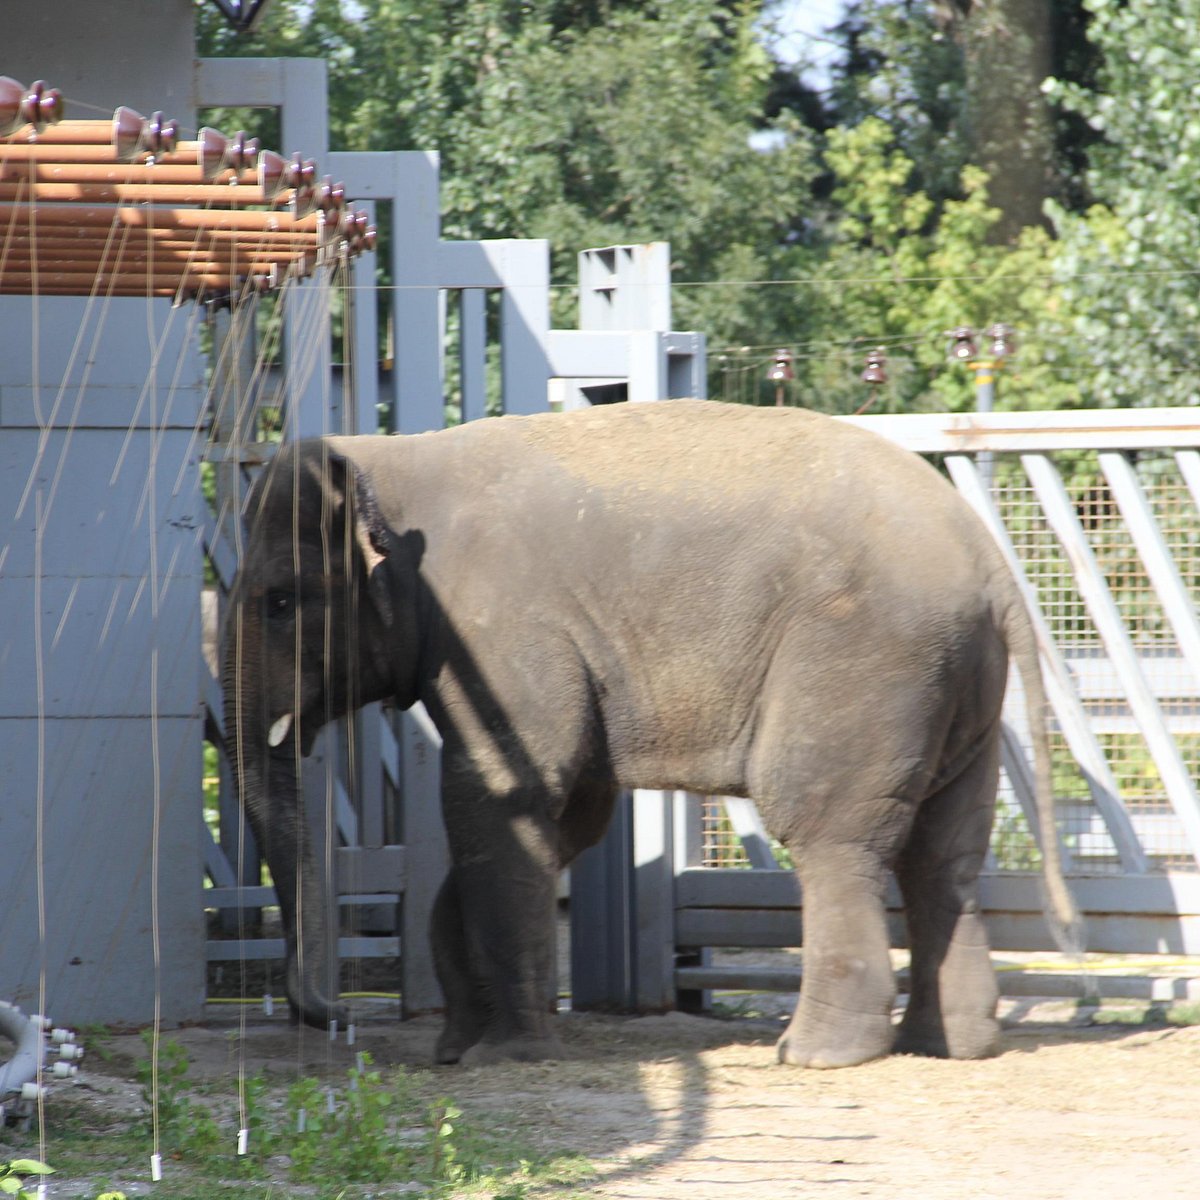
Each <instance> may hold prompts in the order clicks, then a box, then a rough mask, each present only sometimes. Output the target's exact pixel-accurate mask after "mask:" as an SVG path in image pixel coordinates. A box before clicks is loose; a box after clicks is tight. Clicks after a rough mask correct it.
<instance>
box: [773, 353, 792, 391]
mask: <svg viewBox="0 0 1200 1200" xmlns="http://www.w3.org/2000/svg"><path fill="white" fill-rule="evenodd" d="M795 378H796V376H795V375H794V373H793V372H792V352H791V351H790V350H784V349H780V350H776V351H775V358H774V359H773V360H772V362H771V366H770V368H769V370H768V371H767V382H768V383H775V384H780V383H791V381H792V380H793V379H795Z"/></svg>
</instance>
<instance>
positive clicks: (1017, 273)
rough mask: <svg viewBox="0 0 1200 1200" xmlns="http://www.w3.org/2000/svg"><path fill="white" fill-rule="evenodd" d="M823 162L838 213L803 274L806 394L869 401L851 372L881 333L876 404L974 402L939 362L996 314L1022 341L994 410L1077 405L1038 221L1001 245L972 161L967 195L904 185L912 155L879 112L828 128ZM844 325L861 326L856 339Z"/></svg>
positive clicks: (832, 403)
mask: <svg viewBox="0 0 1200 1200" xmlns="http://www.w3.org/2000/svg"><path fill="white" fill-rule="evenodd" d="M826 161H827V163H828V165H829V167H830V169H831V171H832V173H833V176H834V179H835V185H834V188H833V192H832V202H833V206H834V209H835V211H836V212H837V213H838V214H840V215H839V220H838V223H837V226H836V229H835V230H834V233H833V236H832V239H831V241H830V243H829V245H828V246H827V247H826V248H824V249H823V250H822V252H821V253H820V254H819V255H817V256H814V260H813V264H812V268H813V270H812V278H811V282H810V283H808V284H806V285H804V286H805V288H806V291H807V293H808V294H807V296H806V299H805V301H804V307H805V308H806V309H807V311H808V312H809V313H810V314H811V315H810V319H809V321H808V324H807V330H806V334H807V338H808V341H807V343H806V347H805V349H806V351H807V353H806V354H804V355H801V356H799V357H798V359H797V382H796V385H795V391H796V395H797V398H798V399H799V402H800V403H803V404H805V405H806V406H808V407H813V408H823V409H828V410H831V411H837V412H846V411H853V410H854V409H856V408H858V407H860V406H861V405H862V404H863V403H864V401H866V400H867V398H868V397H867V393H866V389H865V388H864V386H863V385H862V383H861V382H860V381H859V372H860V371H861V369H862V362H863V355H864V352H865V351H866V349H867V348H868V347H869V346H871V345H872V344H874V343H878V344H881V345H883V346H884V347H885V348H886V349H887V350H888V357H889V366H888V374H889V383H888V385H887V387H886V388H884V389H882V391H881V393H880V395H879V396H878V397H877V398H876V401H875V405H874V408H875V411H887V410H891V411H922V410H926V411H928V410H939V409H942V410H944V409H949V410H951V411H962V410H966V409H970V408H973V407H974V404H975V395H974V386H973V379H972V376H971V375H970V373H969V372H968V371H967V370H966V369H965V368H963V367H961V366H953V367H952V366H949V365H948V364H947V362H946V347H947V338H946V337H945V332H946V331H947V330H948V329H950V328H952V327H954V326H958V325H962V324H968V325H973V326H974V327H975V328H976V329H980V328H982V327H984V326H987V325H989V324H991V323H993V322H997V321H1004V322H1006V323H1009V324H1011V325H1013V326H1014V327H1015V328H1016V330H1017V332H1018V336H1019V338H1020V342H1021V347H1020V353H1019V355H1018V356H1017V357H1016V358H1015V359H1014V360H1013V361H1012V363H1011V364H1010V365H1009V366H1007V367H1006V369H1005V373H1004V377H1003V379H1002V382H1001V385H1000V387H999V389H998V397H997V406H998V407H1001V408H1063V407H1075V406H1078V405H1079V404H1080V403H1081V399H1082V397H1081V392H1080V388H1079V386H1078V383H1077V376H1076V373H1075V371H1074V369H1073V367H1074V366H1075V365H1076V364H1073V363H1072V362H1071V361H1070V360H1069V358H1064V346H1066V347H1068V348H1069V344H1070V343H1069V339H1067V338H1066V337H1065V336H1064V331H1065V330H1066V329H1067V328H1068V327H1069V320H1070V319H1069V314H1068V313H1067V312H1066V310H1065V309H1064V306H1063V304H1062V300H1061V297H1060V296H1059V295H1058V293H1057V292H1056V290H1055V289H1054V288H1053V287H1052V286H1051V276H1052V274H1053V272H1054V269H1055V267H1054V263H1055V256H1056V247H1055V245H1054V243H1053V242H1052V240H1051V239H1050V237H1049V236H1048V235H1047V234H1046V232H1045V231H1044V230H1042V229H1040V228H1037V227H1030V228H1028V229H1026V230H1025V231H1024V232H1023V233H1022V234H1021V236H1020V237H1019V239H1018V240H1017V242H1016V244H1015V245H1011V246H1010V245H1002V244H998V243H997V241H996V240H995V239H994V238H993V237H992V231H993V229H994V227H995V225H996V223H997V221H998V220H999V219H1000V213H999V211H998V210H997V209H996V208H995V207H994V206H993V205H992V204H991V203H990V202H989V198H988V188H987V179H986V176H985V175H984V174H983V172H982V171H981V170H980V169H979V168H977V167H972V166H967V167H964V169H963V171H962V174H961V177H960V180H959V191H960V193H961V197H962V198H961V199H948V200H944V201H942V202H941V203H938V202H937V201H935V200H934V199H933V198H932V197H931V196H930V195H929V194H928V193H926V192H924V191H922V190H920V189H916V190H913V189H912V188H911V187H910V180H911V177H912V175H913V173H914V167H913V163H912V161H911V159H909V157H908V156H907V155H906V154H905V153H904V151H903V150H902V149H900V148H899V147H898V146H897V145H896V144H895V139H894V138H893V136H892V132H891V130H890V128H889V127H888V125H887V124H886V123H885V122H883V121H882V120H879V119H878V118H873V117H872V118H867V119H866V120H864V121H863V122H861V123H860V124H859V125H857V126H855V127H853V128H849V129H838V130H834V131H833V132H832V133H831V134H830V136H829V141H828V146H827V150H826ZM847 331H852V332H853V333H854V334H856V335H857V337H856V338H855V339H854V340H853V341H851V342H848V341H847V339H846V332H847Z"/></svg>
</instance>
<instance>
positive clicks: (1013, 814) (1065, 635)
mask: <svg viewBox="0 0 1200 1200" xmlns="http://www.w3.org/2000/svg"><path fill="white" fill-rule="evenodd" d="M1131 458H1132V459H1133V462H1132V465H1133V467H1134V470H1135V474H1136V477H1137V480H1138V483H1139V485H1140V487H1141V489H1142V492H1143V494H1144V496H1145V499H1146V504H1147V506H1148V508H1149V510H1150V511H1151V513H1152V514H1153V517H1154V520H1155V522H1156V523H1157V525H1158V527H1159V530H1160V532H1161V535H1162V539H1163V541H1164V542H1165V544H1166V546H1167V548H1168V550H1169V551H1170V554H1171V557H1172V559H1173V560H1174V563H1175V566H1176V569H1177V570H1178V572H1179V575H1180V577H1181V579H1182V580H1183V583H1184V585H1185V588H1186V590H1187V594H1188V596H1189V598H1190V599H1191V601H1192V605H1193V607H1194V608H1197V609H1200V512H1198V510H1197V503H1196V499H1195V498H1194V497H1193V495H1192V493H1191V491H1190V490H1189V488H1188V486H1187V482H1186V480H1185V479H1184V477H1183V475H1182V473H1181V470H1180V467H1179V464H1178V462H1177V461H1176V458H1175V456H1174V455H1173V454H1171V453H1169V452H1165V451H1164V452H1157V451H1156V452H1148V451H1141V452H1138V453H1137V454H1136V455H1132V456H1131ZM1055 465H1056V466H1057V468H1058V471H1059V472H1060V474H1061V476H1062V479H1063V483H1064V485H1065V487H1066V490H1067V493H1068V495H1069V497H1070V500H1071V504H1072V506H1073V508H1074V512H1075V516H1076V518H1077V520H1078V522H1079V525H1080V527H1081V528H1082V530H1083V532H1084V534H1085V536H1086V539H1087V542H1088V545H1089V546H1090V548H1091V551H1092V553H1093V555H1094V556H1095V559H1096V562H1097V565H1098V566H1099V569H1100V571H1101V573H1102V575H1103V578H1104V581H1105V583H1106V585H1107V587H1108V590H1109V592H1110V594H1111V596H1112V598H1113V601H1114V603H1115V605H1116V607H1117V610H1118V611H1119V613H1120V615H1121V618H1122V621H1123V623H1124V625H1125V628H1126V630H1127V632H1128V635H1129V638H1130V641H1131V642H1132V644H1133V646H1134V649H1135V651H1136V654H1137V657H1138V661H1139V665H1140V666H1141V669H1142V673H1143V674H1144V676H1145V677H1146V680H1147V682H1148V684H1149V685H1150V689H1151V691H1152V692H1153V694H1154V697H1155V699H1156V702H1157V704H1158V706H1159V709H1160V711H1161V712H1162V714H1163V718H1164V721H1165V723H1166V726H1167V728H1168V730H1169V731H1170V733H1171V735H1172V737H1173V738H1174V741H1175V744H1176V746H1177V748H1178V751H1179V754H1180V757H1181V759H1182V760H1183V762H1184V764H1185V766H1186V768H1187V771H1188V773H1189V774H1190V776H1191V777H1192V779H1194V780H1195V779H1200V679H1197V678H1196V676H1195V673H1194V672H1193V671H1192V669H1191V668H1190V667H1189V665H1188V663H1187V660H1186V659H1185V657H1184V655H1183V654H1182V653H1181V651H1180V647H1179V643H1178V639H1177V637H1176V634H1175V632H1174V630H1173V628H1172V625H1171V622H1170V620H1169V619H1168V618H1167V615H1166V613H1165V612H1164V608H1163V603H1162V600H1161V598H1160V596H1159V594H1158V592H1157V590H1156V589H1155V587H1154V584H1153V582H1152V581H1151V579H1150V576H1149V573H1148V571H1147V569H1146V567H1145V565H1144V563H1143V562H1142V559H1141V556H1140V555H1139V553H1138V550H1137V547H1136V546H1135V544H1134V540H1133V537H1132V536H1131V534H1130V531H1129V528H1128V525H1127V524H1126V521H1125V518H1124V516H1123V514H1122V512H1121V509H1120V506H1119V505H1118V503H1117V499H1116V497H1115V496H1114V495H1113V491H1112V488H1111V487H1110V486H1109V484H1108V481H1107V480H1106V478H1105V476H1104V473H1103V471H1102V470H1101V469H1100V466H1099V463H1098V460H1097V455H1096V454H1095V453H1094V452H1090V451H1076V452H1071V453H1064V454H1061V455H1058V456H1056V458H1055ZM992 500H993V502H994V503H995V505H996V507H997V509H998V510H999V512H1000V514H1001V517H1002V519H1003V521H1004V524H1005V526H1006V527H1007V529H1008V531H1009V535H1010V537H1011V538H1012V541H1013V545H1014V548H1015V550H1016V552H1017V555H1018V557H1019V558H1020V560H1021V562H1022V564H1023V566H1024V569H1025V572H1026V574H1027V576H1028V578H1029V581H1030V583H1031V584H1032V586H1033V587H1034V589H1035V591H1036V593H1037V597H1038V602H1039V605H1040V607H1041V610H1042V613H1043V615H1044V616H1045V618H1046V621H1047V623H1048V625H1049V627H1050V630H1051V632H1052V634H1053V637H1054V640H1055V642H1056V644H1057V645H1058V647H1059V649H1060V651H1061V652H1062V654H1063V656H1064V658H1065V660H1066V663H1067V667H1068V670H1069V672H1070V674H1071V676H1072V678H1073V680H1074V683H1075V685H1076V687H1077V690H1078V694H1079V698H1080V700H1081V702H1082V705H1083V708H1084V711H1085V713H1086V715H1087V718H1088V722H1089V725H1090V727H1091V730H1092V733H1093V734H1094V736H1095V738H1096V741H1097V742H1098V744H1099V746H1100V749H1101V751H1102V752H1103V754H1104V756H1105V759H1106V760H1107V762H1108V764H1109V767H1110V769H1111V771H1112V774H1113V777H1114V778H1115V780H1116V783H1117V786H1118V790H1119V793H1120V796H1121V800H1122V802H1123V804H1124V805H1125V808H1126V810H1127V811H1128V813H1129V815H1130V818H1131V820H1132V822H1133V825H1134V829H1135V831H1136V833H1137V836H1138V839H1139V841H1140V843H1141V845H1142V847H1143V849H1144V850H1145V852H1146V855H1147V857H1148V860H1149V863H1150V866H1151V868H1152V869H1153V870H1158V871H1187V872H1195V871H1197V869H1198V867H1197V863H1196V859H1195V857H1194V855H1193V853H1192V851H1191V849H1190V847H1189V844H1188V841H1187V838H1186V836H1185V831H1184V828H1183V826H1182V823H1181V822H1180V820H1179V818H1178V817H1177V816H1176V813H1175V811H1174V809H1173V807H1172V804H1171V801H1170V799H1169V797H1168V794H1167V790H1166V788H1165V786H1164V783H1163V779H1162V777H1161V774H1160V772H1159V768H1158V766H1157V765H1156V762H1155V759H1154V756H1153V755H1152V753H1151V751H1150V748H1149V746H1148V744H1147V741H1146V738H1145V736H1144V735H1143V733H1142V731H1141V728H1140V727H1139V725H1138V722H1137V720H1136V719H1135V716H1134V714H1133V712H1132V710H1131V707H1130V704H1129V701H1128V699H1127V697H1126V694H1125V690H1124V687H1123V686H1122V682H1121V680H1120V678H1119V676H1118V674H1117V672H1116V670H1115V669H1114V667H1113V665H1112V663H1111V661H1110V658H1109V650H1108V647H1107V646H1106V644H1105V641H1104V638H1103V637H1102V635H1101V632H1100V630H1099V629H1098V628H1097V626H1096V623H1095V621H1094V619H1093V617H1092V614H1091V613H1090V611H1089V609H1088V605H1087V603H1086V601H1085V599H1084V597H1083V595H1082V594H1081V591H1080V588H1079V585H1078V582H1077V580H1076V576H1075V573H1074V571H1073V570H1072V566H1071V562H1070V560H1069V558H1068V555H1067V554H1066V552H1065V551H1064V549H1063V547H1062V544H1061V543H1060V541H1059V538H1058V536H1057V535H1056V533H1055V531H1054V530H1053V529H1052V528H1051V525H1050V523H1049V521H1048V520H1047V518H1046V515H1045V513H1044V512H1043V510H1042V505H1041V502H1040V501H1039V499H1038V496H1037V494H1036V492H1035V490H1034V488H1033V485H1032V484H1031V483H1030V481H1029V479H1028V478H1027V476H1026V475H1025V472H1024V470H1023V469H1022V467H1021V464H1020V461H1019V460H1018V458H1017V457H1016V456H1015V455H1013V456H998V457H997V458H996V461H995V464H994V471H993V481H992ZM1014 724H1016V725H1017V728H1020V727H1021V725H1022V724H1023V723H1014ZM1049 736H1050V746H1051V754H1052V760H1053V779H1054V795H1055V803H1056V809H1057V813H1058V821H1059V829H1060V832H1061V834H1062V836H1063V839H1064V842H1065V844H1066V849H1067V851H1068V855H1069V866H1070V869H1071V870H1073V871H1075V872H1083V873H1089V874H1091V873H1105V872H1111V873H1115V872H1119V871H1120V870H1121V864H1120V861H1119V858H1118V855H1117V850H1116V847H1115V845H1114V842H1113V839H1112V837H1111V836H1110V834H1109V832H1108V829H1107V827H1106V825H1105V823H1104V820H1103V818H1102V817H1101V815H1100V813H1099V811H1098V810H1097V808H1096V806H1095V804H1094V803H1093V800H1092V796H1091V792H1090V790H1089V787H1088V783H1087V780H1086V779H1085V778H1084V776H1083V775H1082V773H1081V772H1080V769H1079V767H1078V765H1077V763H1076V762H1075V759H1074V757H1073V756H1072V754H1071V751H1070V749H1069V748H1068V745H1067V740H1066V738H1065V736H1064V735H1063V733H1062V731H1061V730H1060V729H1059V728H1058V726H1057V724H1056V723H1055V722H1054V721H1051V723H1050V728H1049ZM1026 752H1027V754H1028V753H1029V747H1028V746H1027V747H1026ZM703 822H704V824H703V828H704V863H705V865H711V866H749V861H748V859H747V858H746V855H745V852H744V851H743V850H742V848H741V845H740V842H739V841H738V838H737V836H736V834H735V833H734V831H733V828H732V826H731V825H730V823H729V821H728V819H727V818H726V817H725V815H724V811H723V809H722V807H721V805H720V802H719V801H709V802H706V804H705V806H704V817H703ZM991 848H992V858H993V863H992V866H994V867H995V868H997V869H1001V870H1016V871H1032V870H1037V869H1038V868H1039V867H1040V861H1041V856H1040V854H1039V852H1038V849H1037V844H1036V842H1035V840H1034V838H1033V836H1032V834H1031V832H1030V829H1029V824H1028V822H1027V820H1026V818H1025V815H1024V813H1023V812H1022V810H1021V807H1020V805H1019V803H1018V801H1017V798H1016V795H1015V793H1014V791H1013V789H1012V786H1011V784H1010V783H1009V781H1008V779H1007V777H1006V776H1004V774H1003V773H1002V775H1001V781H1000V790H999V795H998V801H997V807H996V819H995V825H994V827H993V833H992V847H991Z"/></svg>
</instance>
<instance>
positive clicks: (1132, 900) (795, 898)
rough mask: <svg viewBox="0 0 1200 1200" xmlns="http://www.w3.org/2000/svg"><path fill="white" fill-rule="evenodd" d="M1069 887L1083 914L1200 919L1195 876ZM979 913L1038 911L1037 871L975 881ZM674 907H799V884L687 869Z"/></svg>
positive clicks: (1080, 882) (889, 895)
mask: <svg viewBox="0 0 1200 1200" xmlns="http://www.w3.org/2000/svg"><path fill="white" fill-rule="evenodd" d="M1068 884H1069V886H1070V888H1071V891H1072V893H1073V894H1074V896H1075V900H1076V902H1077V903H1078V905H1079V907H1080V908H1081V909H1082V910H1083V911H1084V912H1085V913H1086V912H1092V913H1105V912H1128V913H1132V914H1135V915H1137V914H1149V915H1165V916H1188V917H1200V875H1190V874H1187V875H1185V874H1181V873H1177V872H1175V873H1166V872H1164V873H1162V874H1146V875H1119V874H1116V873H1114V874H1112V875H1107V874H1104V875H1101V874H1097V875H1080V876H1072V877H1071V878H1070V879H1069V880H1068ZM979 893H980V903H981V904H982V905H983V907H984V908H988V909H993V910H1004V911H1010V912H1018V911H1024V912H1028V913H1032V914H1035V915H1036V914H1040V913H1041V911H1042V896H1041V880H1040V878H1039V876H1038V875H1037V873H1036V872H1015V871H1014V872H998V873H995V874H988V873H985V874H983V875H981V876H980V877H979ZM675 903H676V907H677V908H679V909H687V908H746V909H771V908H776V909H779V908H798V907H799V906H800V904H801V889H800V883H799V880H798V879H797V878H796V875H795V873H794V872H792V871H749V870H745V869H742V868H737V867H692V868H689V869H687V870H684V871H680V872H679V874H678V875H677V876H676V877H675ZM885 903H886V904H887V905H888V907H889V908H899V907H900V892H899V889H898V888H897V887H896V886H895V883H894V881H892V880H889V882H888V885H887V889H886V892H885Z"/></svg>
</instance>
